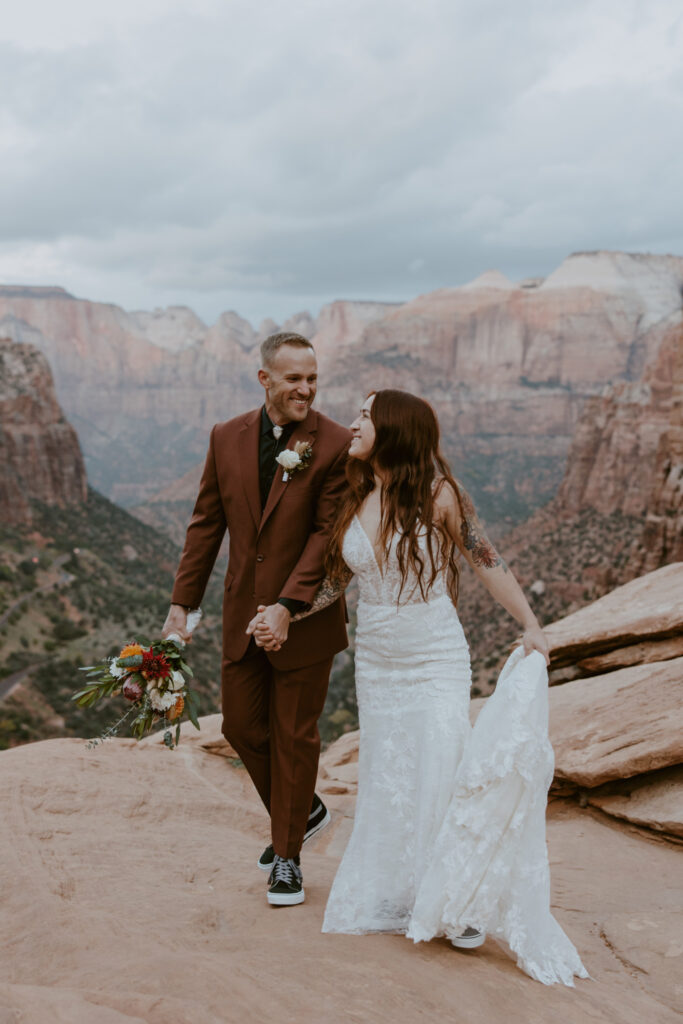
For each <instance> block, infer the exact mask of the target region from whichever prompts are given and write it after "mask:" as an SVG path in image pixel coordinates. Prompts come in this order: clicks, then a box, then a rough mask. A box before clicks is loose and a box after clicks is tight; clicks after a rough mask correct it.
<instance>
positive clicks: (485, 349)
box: [322, 252, 683, 525]
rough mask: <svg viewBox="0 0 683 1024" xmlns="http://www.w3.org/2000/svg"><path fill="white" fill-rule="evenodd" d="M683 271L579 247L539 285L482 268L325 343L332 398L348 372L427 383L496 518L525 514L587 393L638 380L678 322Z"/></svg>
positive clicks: (463, 467)
mask: <svg viewBox="0 0 683 1024" xmlns="http://www.w3.org/2000/svg"><path fill="white" fill-rule="evenodd" d="M682 283H683V259H678V258H675V257H658V256H636V255H629V254H625V253H604V252H601V253H583V254H582V253H579V254H575V255H574V256H571V257H569V258H568V259H567V260H565V261H564V263H563V264H562V265H561V266H560V267H559V268H558V269H557V270H556V271H555V272H554V273H553V274H551V275H550V276H549V277H548V278H547V279H546V280H544V281H543V282H542V283H540V284H534V285H533V286H532V287H529V283H528V282H527V283H522V284H521V285H513V284H512V283H511V282H510V281H508V280H507V279H505V278H503V277H502V275H497V274H492V273H487V274H484V275H482V276H481V277H480V278H478V279H477V280H476V281H474V282H472V283H471V284H470V285H466V286H464V287H460V288H446V289H441V290H440V291H437V292H434V293H431V294H429V295H424V296H420V297H419V298H417V299H415V300H413V301H412V302H407V303H405V304H404V305H402V306H400V307H399V308H397V309H396V310H394V311H391V312H390V313H388V314H387V315H385V316H384V317H383V318H382V319H380V320H377V321H375V322H374V323H372V324H370V325H369V326H368V327H367V328H366V329H365V331H364V332H363V334H362V336H361V338H360V339H359V340H358V341H357V342H356V344H355V345H353V346H351V347H345V346H338V347H337V348H336V349H335V350H334V352H333V353H331V354H329V355H328V354H327V353H323V356H324V358H323V360H322V363H323V379H324V380H326V381H331V384H327V385H326V387H325V401H326V402H327V403H328V404H329V405H330V408H331V409H332V410H333V412H335V413H336V415H337V416H338V417H339V418H345V417H348V415H349V414H350V411H351V410H352V409H353V408H355V406H356V405H357V404H358V399H356V402H355V403H354V404H349V391H350V385H351V383H352V382H353V381H357V382H358V384H357V385H356V387H357V391H358V392H359V394H362V393H363V391H368V390H370V389H371V388H377V387H399V388H408V389H412V390H415V391H417V392H419V393H420V394H422V395H424V396H425V397H427V398H428V399H429V400H430V401H431V402H432V404H433V405H434V406H435V408H436V409H437V412H438V413H439V417H440V421H441V425H442V429H443V432H444V435H445V442H446V449H447V451H448V454H449V455H450V457H451V459H452V461H453V463H454V465H455V467H456V472H459V474H460V475H461V476H462V478H463V479H464V481H465V483H466V484H467V485H469V486H471V487H472V489H473V490H474V492H475V494H476V496H477V498H478V499H479V501H480V504H481V505H482V509H483V512H484V514H485V516H486V518H487V519H488V521H489V522H494V523H496V524H497V525H502V524H504V523H505V520H506V518H507V519H508V522H510V521H515V520H517V521H519V519H521V518H525V517H526V515H528V514H529V513H530V512H531V511H532V510H533V509H534V508H536V507H538V506H539V505H540V504H542V503H544V502H545V501H547V500H549V499H550V498H552V497H553V496H554V494H555V491H556V488H557V486H558V484H559V483H560V480H561V477H562V472H563V469H564V462H565V458H566V455H567V451H568V449H569V446H570V442H571V440H572V436H573V433H574V428H575V425H576V423H577V420H578V419H579V416H580V414H581V410H582V408H583V405H584V402H585V401H586V399H587V398H588V397H590V396H594V395H600V394H601V392H602V391H603V389H604V388H605V386H607V385H612V384H615V383H617V384H619V383H620V382H623V385H624V387H628V386H629V385H633V386H634V387H635V386H636V382H638V381H640V379H641V377H642V375H643V373H644V371H645V369H646V367H647V366H648V365H649V364H650V363H652V362H653V361H654V360H655V359H656V357H657V354H658V352H659V349H660V347H661V346H662V344H663V342H664V340H665V338H666V336H667V332H668V331H670V330H671V329H672V328H674V327H675V326H676V325H677V324H680V322H681V292H680V289H681V284H682ZM641 390H642V388H641Z"/></svg>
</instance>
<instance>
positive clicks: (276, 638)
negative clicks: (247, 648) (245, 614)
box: [246, 604, 291, 651]
mask: <svg viewBox="0 0 683 1024" xmlns="http://www.w3.org/2000/svg"><path fill="white" fill-rule="evenodd" d="M290 619H291V615H290V614H289V612H288V610H287V609H286V608H285V607H284V605H281V604H269V605H265V604H260V605H259V606H258V610H257V612H256V615H255V616H254V618H253V619H252V620H251V622H250V623H249V625H248V626H247V630H246V631H247V633H248V634H249V635H250V636H251V635H253V637H254V641H255V643H256V646H257V647H263V649H264V650H266V651H279V650H280V648H281V647H282V645H283V643H284V642H285V640H286V639H287V636H288V635H289V623H290Z"/></svg>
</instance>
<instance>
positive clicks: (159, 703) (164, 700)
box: [149, 686, 176, 711]
mask: <svg viewBox="0 0 683 1024" xmlns="http://www.w3.org/2000/svg"><path fill="white" fill-rule="evenodd" d="M175 699H176V698H175V693H172V691H171V690H168V691H167V692H166V693H162V692H161V690H159V689H158V688H157V687H156V686H155V687H154V688H153V689H152V690H150V691H149V702H150V704H151V705H152V707H153V708H154V710H155V711H168V709H169V708H172V707H173V705H174V704H175Z"/></svg>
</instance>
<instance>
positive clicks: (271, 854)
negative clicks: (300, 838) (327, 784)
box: [256, 793, 332, 871]
mask: <svg viewBox="0 0 683 1024" xmlns="http://www.w3.org/2000/svg"><path fill="white" fill-rule="evenodd" d="M331 821H332V816H331V814H330V812H329V811H328V809H327V807H325V804H324V803H323V802H322V800H321V799H320V797H319V796H318V794H317V793H314V794H313V806H312V807H311V813H310V814H309V815H308V823H307V824H306V831H305V833H304V842H306V841H307V840H308V839H310V838H311V837H312V836H314V835H316V833H318V832H320V830H321V829H323V828H325V825H329V823H330V822H331ZM274 859H275V850H274V849H273V847H272V844H269V845H268V846H266V848H265V850H264V851H263V853H262V854H261V856H260V857H259V859H258V860H257V861H256V865H257V867H259V868H261V871H272V870H273V861H274Z"/></svg>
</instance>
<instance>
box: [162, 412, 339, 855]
mask: <svg viewBox="0 0 683 1024" xmlns="http://www.w3.org/2000/svg"><path fill="white" fill-rule="evenodd" d="M259 430H260V410H259V409H256V410H253V411H252V412H249V413H246V414H244V415H242V416H237V417H236V418H235V419H233V420H230V421H228V422H227V423H220V424H217V425H216V426H215V427H214V428H213V430H212V431H211V439H210V442H209V451H208V454H207V457H206V463H205V466H204V472H203V475H202V480H201V483H200V486H199V494H198V496H197V501H196V503H195V508H194V512H193V515H192V519H191V521H190V525H189V527H188V530H187V535H186V539H185V547H184V549H183V554H182V557H181V560H180V565H179V567H178V572H177V574H176V580H175V585H174V588H173V594H172V598H171V600H172V601H173V602H174V603H176V604H183V605H187V606H190V607H197V606H198V605H199V604H200V602H201V599H202V596H203V594H204V590H205V588H206V584H207V581H208V578H209V575H210V574H211V570H212V568H213V565H214V562H215V560H216V556H217V554H218V550H219V548H220V545H221V542H222V540H223V537H224V535H225V532H226V530H227V531H228V533H229V536H230V558H229V564H228V571H227V574H226V577H225V588H224V596H223V663H222V705H223V732H224V735H225V736H226V738H227V739H228V740H229V742H230V743H231V744H232V745H233V746H234V748H235V750H236V751H237V752H238V754H239V755H240V757H241V759H242V761H243V762H244V765H245V767H246V768H247V771H248V772H249V774H250V776H251V778H252V780H253V782H254V785H255V786H256V789H257V790H258V792H259V795H260V796H261V799H262V800H263V802H264V804H265V806H266V808H267V809H268V810H269V812H270V815H271V825H272V836H273V846H274V848H275V852H276V853H278V854H280V856H282V857H292V856H295V855H296V854H297V853H298V852H299V850H300V848H301V842H302V839H303V835H304V832H305V829H306V822H307V819H308V814H309V811H310V807H311V801H312V798H313V792H314V788H315V779H316V775H317V769H318V757H319V753H320V737H319V735H318V728H317V720H318V718H319V716H320V713H321V711H322V708H323V705H324V703H325V696H326V694H327V687H328V683H329V674H330V668H331V666H332V660H333V657H334V655H335V654H336V653H337V652H338V651H340V650H343V648H344V647H346V645H347V643H348V640H347V635H346V608H345V604H344V601H343V599H341V600H339V601H337V602H335V603H334V604H333V605H330V606H329V607H328V608H325V609H323V611H321V612H318V613H316V614H315V615H312V616H310V617H309V618H306V619H302V620H301V621H299V622H295V623H293V624H292V626H291V627H290V632H289V637H288V639H287V641H286V643H285V644H284V645H283V646H282V648H281V650H280V651H273V652H265V651H263V650H262V649H261V648H257V647H256V646H255V644H254V642H253V640H250V638H249V636H247V634H246V632H245V630H246V627H247V625H248V624H249V622H250V620H251V619H252V618H253V616H254V615H255V614H256V609H257V606H258V605H259V604H266V605H267V604H273V603H274V602H276V601H277V600H278V598H279V597H290V598H295V599H297V600H300V601H306V602H309V603H310V602H312V601H313V598H314V597H315V593H316V591H317V588H318V585H319V584H320V582H321V580H322V578H323V576H324V569H323V561H324V555H325V550H326V547H327V543H328V541H329V537H330V533H331V529H332V526H333V524H334V519H335V516H336V511H337V507H338V504H339V501H340V499H341V496H342V495H343V492H344V489H345V487H346V477H345V472H344V467H345V463H346V453H347V449H348V444H349V441H350V434H349V431H348V430H346V429H345V428H344V427H341V426H340V425H339V424H337V423H335V422H334V421H333V420H330V419H328V418H327V417H326V416H323V415H322V414H321V413H318V412H315V411H314V410H310V411H309V413H308V416H307V418H306V419H305V420H304V421H303V423H301V424H299V425H298V426H297V427H296V428H295V430H294V431H293V433H292V436H291V438H290V441H289V445H288V447H290V448H293V447H294V445H295V444H296V442H297V441H307V442H309V443H310V444H311V445H312V448H313V455H312V458H311V461H310V463H309V465H308V466H307V467H306V468H305V469H303V470H301V471H299V472H298V473H293V474H292V475H291V476H290V478H289V480H287V481H285V480H284V479H283V473H282V469H280V468H278V471H277V473H276V475H275V479H274V481H273V485H272V487H271V489H270V493H269V495H268V500H267V502H266V506H265V508H264V509H263V510H261V501H260V495H259V480H258V441H259Z"/></svg>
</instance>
